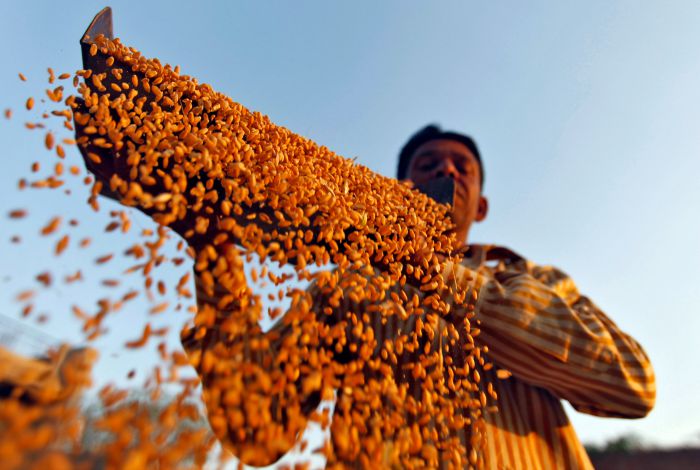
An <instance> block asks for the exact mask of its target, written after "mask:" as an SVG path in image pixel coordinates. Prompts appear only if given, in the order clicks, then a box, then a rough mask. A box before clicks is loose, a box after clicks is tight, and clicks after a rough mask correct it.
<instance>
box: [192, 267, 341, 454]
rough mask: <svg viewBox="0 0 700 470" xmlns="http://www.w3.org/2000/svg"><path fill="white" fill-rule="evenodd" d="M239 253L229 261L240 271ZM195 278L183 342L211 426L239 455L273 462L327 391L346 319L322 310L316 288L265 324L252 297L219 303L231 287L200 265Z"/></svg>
mask: <svg viewBox="0 0 700 470" xmlns="http://www.w3.org/2000/svg"><path fill="white" fill-rule="evenodd" d="M236 259H237V258H236V257H233V258H231V259H230V261H231V266H230V267H229V269H230V271H231V272H232V273H238V274H237V275H240V276H243V274H242V273H243V266H242V262H240V259H239V261H236ZM237 262H240V263H241V264H234V263H237ZM195 283H196V289H197V303H198V312H197V315H196V316H195V320H194V326H193V327H191V328H187V329H185V330H184V331H183V334H182V343H183V346H184V348H185V350H186V351H187V353H188V355H189V357H190V360H191V362H192V364H193V366H194V367H195V369H196V370H197V373H198V374H199V376H200V378H201V380H202V386H203V398H204V402H205V404H206V407H207V412H208V415H209V421H210V423H211V426H212V429H213V430H214V432H215V434H216V436H217V438H219V439H220V440H221V442H222V443H223V444H224V445H225V446H226V447H227V448H228V449H229V450H230V451H231V452H233V453H234V455H236V456H237V457H238V458H239V459H240V460H241V461H242V462H244V463H247V464H251V465H269V464H271V463H274V462H275V461H277V460H278V459H279V458H280V457H282V456H283V455H284V454H285V453H286V452H287V451H288V450H290V449H291V448H292V447H293V446H294V445H295V444H296V443H297V442H298V440H299V439H300V438H301V434H302V433H303V431H304V429H305V428H306V425H307V423H308V421H309V419H310V418H311V417H312V416H313V414H314V412H315V410H316V409H317V407H318V404H319V403H320V401H321V399H330V398H332V396H333V394H332V388H330V387H328V385H331V384H333V383H334V380H335V379H334V378H335V376H336V375H338V374H339V373H340V370H341V368H342V363H343V362H345V361H344V360H343V357H344V353H346V351H345V348H341V349H340V350H336V345H337V344H343V343H344V335H345V326H344V324H342V323H337V322H333V321H332V319H331V318H324V317H323V316H328V315H326V314H322V313H321V310H322V309H323V306H324V305H328V299H327V298H326V296H325V295H324V294H322V293H321V291H320V290H319V289H317V288H311V289H309V291H308V292H306V293H301V292H300V293H298V295H297V296H296V299H295V300H294V301H293V302H292V306H291V308H290V310H289V311H288V312H286V314H285V315H284V316H283V317H282V318H281V319H280V320H279V321H278V322H277V323H276V324H275V326H274V327H273V328H272V329H270V330H269V331H267V332H264V331H263V330H262V329H261V328H260V326H259V325H258V318H259V314H260V310H261V305H260V304H259V303H258V302H257V301H256V300H252V301H251V302H250V303H247V302H246V301H243V302H240V301H235V302H231V303H229V304H228V305H224V303H225V302H223V301H222V300H223V299H226V298H227V296H230V294H231V292H230V290H228V289H226V288H224V287H223V286H221V285H219V284H216V285H210V284H209V283H208V282H207V281H206V279H205V278H203V276H202V275H201V274H198V273H195ZM238 285H242V284H241V283H240V282H239V283H238ZM246 288H247V286H246ZM240 298H243V299H254V297H253V296H249V295H243V296H240ZM334 323H335V324H334ZM330 339H333V341H326V340H330Z"/></svg>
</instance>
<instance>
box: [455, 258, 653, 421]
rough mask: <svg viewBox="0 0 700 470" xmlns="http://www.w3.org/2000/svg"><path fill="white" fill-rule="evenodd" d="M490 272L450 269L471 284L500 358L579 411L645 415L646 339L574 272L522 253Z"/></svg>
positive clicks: (648, 397)
mask: <svg viewBox="0 0 700 470" xmlns="http://www.w3.org/2000/svg"><path fill="white" fill-rule="evenodd" d="M521 264H522V265H523V267H524V269H522V270H521V269H517V270H515V269H506V270H504V271H501V272H499V273H497V274H496V275H495V278H493V279H489V278H487V277H485V276H483V275H482V274H479V273H478V272H476V271H474V270H471V269H468V268H466V267H464V266H456V267H454V270H452V268H451V267H450V270H449V271H448V272H451V273H452V274H448V276H452V277H454V281H455V282H458V283H462V284H463V285H468V286H470V287H471V288H472V289H473V290H474V291H476V293H477V295H475V296H473V298H475V299H476V300H475V301H474V303H473V305H472V306H473V307H474V308H475V310H476V312H477V315H476V319H477V321H478V322H480V325H479V327H480V328H481V334H480V335H479V336H478V338H477V339H478V340H479V341H480V342H481V343H482V344H484V345H486V346H488V349H489V355H490V357H491V358H492V359H493V361H494V362H495V364H496V365H498V366H500V367H502V368H505V369H507V370H509V371H510V372H511V373H512V374H513V375H514V376H516V377H518V378H520V379H522V380H524V381H526V382H528V383H531V384H533V385H536V386H539V387H543V388H546V389H548V390H550V391H551V392H552V393H554V394H555V395H556V396H558V397H560V398H563V399H566V400H568V401H569V402H570V403H571V404H572V405H573V407H574V408H576V409H577V410H578V411H581V412H584V413H588V414H593V415H598V416H610V417H621V418H641V417H643V416H646V415H647V414H648V413H649V412H650V411H651V409H652V407H653V406H654V401H655V397H656V386H655V379H654V372H653V369H652V366H651V363H650V361H649V358H648V357H647V355H646V353H645V352H644V350H643V349H642V347H641V346H640V345H639V344H638V343H637V342H636V341H635V340H634V339H633V338H632V337H630V336H629V335H627V334H625V333H624V332H622V331H621V330H620V329H619V328H618V327H617V325H615V323H614V322H613V321H612V320H610V319H609V318H608V317H607V316H606V315H605V314H604V313H603V312H602V310H600V308H598V307H597V306H596V305H595V304H594V303H593V302H592V301H591V300H590V299H589V298H588V297H585V296H583V295H580V293H579V292H578V289H577V288H576V286H575V285H574V283H573V281H572V280H571V278H569V277H568V276H567V275H566V274H564V273H563V272H561V271H559V270H558V269H556V268H552V267H538V266H535V265H534V264H532V263H529V262H525V261H521Z"/></svg>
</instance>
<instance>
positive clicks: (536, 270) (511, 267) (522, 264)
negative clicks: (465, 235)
mask: <svg viewBox="0 0 700 470" xmlns="http://www.w3.org/2000/svg"><path fill="white" fill-rule="evenodd" d="M470 252H471V253H472V254H473V255H476V256H480V257H481V258H482V266H483V267H484V268H485V269H487V270H488V271H489V272H490V273H491V274H492V275H493V276H495V277H496V278H500V277H504V276H505V277H508V276H510V275H516V274H528V275H529V276H531V277H532V278H533V279H535V280H536V281H538V282H540V283H541V284H544V285H545V286H547V287H550V288H552V289H554V290H555V291H557V293H558V294H559V295H561V296H562V297H566V298H568V297H572V298H576V297H578V295H579V292H578V289H577V287H576V285H575V283H574V281H573V280H572V279H571V277H570V276H569V275H568V274H567V273H566V272H564V271H563V270H561V269H559V268H558V267H556V266H552V265H541V264H537V263H535V262H533V261H531V260H529V259H528V258H526V257H525V256H523V255H521V254H520V253H518V252H516V251H514V250H512V249H510V248H507V247H505V246H499V245H470V247H469V250H468V252H467V253H470Z"/></svg>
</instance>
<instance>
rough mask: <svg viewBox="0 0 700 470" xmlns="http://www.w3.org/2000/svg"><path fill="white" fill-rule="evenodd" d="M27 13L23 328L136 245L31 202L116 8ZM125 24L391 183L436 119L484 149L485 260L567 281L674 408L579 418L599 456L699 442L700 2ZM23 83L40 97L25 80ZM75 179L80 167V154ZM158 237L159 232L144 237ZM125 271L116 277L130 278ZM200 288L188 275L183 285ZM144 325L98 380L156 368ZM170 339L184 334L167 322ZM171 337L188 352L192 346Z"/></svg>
mask: <svg viewBox="0 0 700 470" xmlns="http://www.w3.org/2000/svg"><path fill="white" fill-rule="evenodd" d="M9 3H10V2H5V4H4V6H3V7H2V15H0V44H2V46H0V58H1V60H0V90H2V94H1V95H0V108H2V109H5V108H7V107H9V108H12V109H13V110H14V111H15V113H14V114H15V115H14V117H13V118H12V119H11V120H10V121H7V120H4V119H2V121H1V122H0V141H2V143H3V152H2V155H0V161H1V162H2V168H3V170H2V172H0V182H1V184H0V215H2V218H0V313H3V314H4V315H7V316H10V317H13V318H17V317H18V315H19V307H18V304H17V303H16V302H15V301H14V300H13V299H14V297H15V296H16V294H17V292H19V291H20V290H21V289H23V288H26V287H27V286H31V285H33V284H35V282H34V281H33V276H34V275H36V274H37V273H38V272H40V271H42V270H44V269H47V268H49V269H52V270H53V271H55V272H56V273H63V274H65V273H68V272H69V271H70V270H71V269H74V268H75V267H77V266H78V265H86V264H89V261H90V260H91V259H92V258H94V257H96V256H99V255H101V254H104V253H106V252H109V251H113V250H115V249H119V248H121V247H126V246H127V245H128V240H124V239H121V238H120V237H119V236H116V235H112V234H110V235H107V234H102V235H99V234H98V233H97V232H100V231H101V229H102V227H103V226H104V225H105V224H106V223H107V221H108V217H107V215H106V214H104V213H102V214H98V215H97V216H93V215H91V214H90V212H89V210H87V209H85V207H84V204H83V201H84V199H85V191H84V190H82V189H81V188H80V186H79V185H77V184H76V185H74V193H73V195H71V196H63V195H61V194H60V193H51V194H48V193H41V192H39V191H32V192H29V191H27V192H23V193H20V192H19V191H18V190H17V189H16V181H17V179H18V178H19V177H21V176H25V175H26V174H27V173H28V170H29V165H30V164H31V162H32V161H34V160H39V161H43V162H47V164H48V162H52V158H54V157H51V156H50V155H48V154H47V152H46V151H44V150H42V144H41V143H42V138H41V135H39V134H32V133H31V132H30V131H28V130H26V129H24V127H23V122H24V120H25V119H27V113H26V112H25V111H22V107H23V103H24V101H25V99H26V97H27V96H29V95H30V94H34V95H35V96H37V94H38V93H39V92H40V91H41V90H43V89H44V88H45V86H46V85H45V84H46V80H45V77H46V67H47V66H52V67H53V68H54V69H56V70H57V72H63V71H71V72H72V71H74V70H76V69H78V68H80V66H81V59H80V50H79V47H78V39H79V37H80V35H81V34H82V32H83V31H84V29H85V27H86V26H87V25H88V23H89V21H90V20H91V18H92V16H93V15H94V14H95V13H97V11H98V10H99V9H100V8H101V5H99V4H96V3H95V2H92V1H71V2H48V1H46V2H23V3H20V2H12V4H13V5H12V6H9ZM565 4H566V5H565ZM111 6H112V7H113V10H114V17H115V18H114V22H115V32H116V34H117V36H119V37H121V38H122V40H123V42H125V43H126V44H128V45H131V46H134V47H137V48H138V49H140V50H141V51H142V52H143V53H144V54H145V55H146V56H148V57H158V58H160V59H161V61H163V62H169V63H172V64H179V65H181V67H182V70H183V72H184V73H187V74H189V75H192V76H194V77H197V78H198V79H199V80H200V81H202V82H207V83H209V84H211V85H212V86H213V87H214V89H215V90H218V91H221V92H223V93H225V94H227V95H228V96H230V97H232V98H233V99H234V100H236V101H238V102H240V103H243V104H244V105H246V106H247V107H249V108H250V109H253V110H258V111H261V112H263V113H265V114H267V115H269V116H270V117H271V118H272V120H273V121H274V122H276V123H278V124H281V125H284V126H286V127H288V128H290V129H291V130H293V131H295V132H297V133H300V134H302V135H305V136H307V137H310V138H312V139H313V140H315V141H316V142H318V143H320V144H323V145H326V146H328V147H329V148H331V149H332V150H335V151H336V152H338V153H339V154H341V155H344V156H346V157H357V159H358V162H359V163H361V164H364V165H366V166H368V167H369V168H370V169H372V170H374V171H376V172H378V173H381V174H384V175H393V174H394V171H395V163H396V154H397V152H398V150H399V148H400V147H401V145H402V144H403V143H404V142H405V140H406V139H407V138H408V136H409V135H410V134H411V133H412V132H414V131H416V130H417V129H418V128H420V127H421V126H423V125H425V124H427V123H429V122H437V123H440V124H442V125H444V126H446V127H448V128H451V129H456V130H459V131H464V132H468V133H471V134H472V135H473V136H474V137H475V139H476V140H477V142H478V144H479V146H480V149H481V152H482V155H483V159H484V161H485V165H486V185H485V192H486V195H487V196H488V197H489V199H490V214H489V217H488V218H487V219H486V221H484V222H483V223H481V224H479V225H476V226H474V227H473V229H472V233H471V237H470V239H471V241H473V242H480V243H499V244H504V245H506V246H508V247H511V248H512V249H514V250H515V251H518V252H520V253H522V254H523V255H524V256H526V257H528V258H530V259H532V260H533V261H535V262H538V263H543V264H554V265H556V266H558V267H560V268H562V269H563V270H565V271H566V272H568V273H569V274H570V275H572V277H573V278H574V279H575V280H576V281H577V283H578V285H579V287H580V289H581V291H582V292H583V293H584V294H586V295H588V296H589V297H591V298H592V299H593V300H594V301H595V302H596V303H597V304H598V305H599V306H601V307H602V308H603V310H604V311H606V312H607V313H608V314H609V316H611V317H612V318H613V319H614V320H615V321H616V322H617V323H618V324H619V325H621V326H622V327H623V328H624V329H625V330H626V331H627V332H628V333H630V334H631V335H633V336H634V337H635V338H636V339H637V340H638V341H639V342H640V343H641V344H642V345H643V346H644V347H645V349H646V351H647V352H648V354H649V355H650V357H651V359H652V362H653V364H654V366H655V369H656V373H657V381H658V401H657V406H656V409H655V410H654V411H653V412H652V414H651V415H650V416H649V417H648V418H646V419H643V420H640V421H625V420H613V419H600V418H593V417H588V416H583V415H580V414H577V413H575V412H574V411H573V410H570V409H569V410H570V413H569V414H570V417H571V419H572V421H573V422H574V424H575V426H576V429H577V430H578V433H579V435H580V437H581V439H582V440H583V441H584V442H601V441H603V440H605V439H607V438H609V437H611V436H615V435H619V434H621V433H623V432H630V431H631V432H636V433H638V434H640V435H642V436H643V437H644V438H646V439H648V441H650V442H652V443H657V444H662V445H676V444H681V443H693V444H698V443H700V408H699V407H698V405H697V399H696V394H697V393H699V392H700V376H699V375H698V374H697V370H698V366H697V364H698V363H699V362H700V347H699V346H698V340H697V331H699V330H700V308H699V306H700V288H698V282H699V281H700V275H699V273H698V271H699V266H700V248H699V247H698V241H699V240H700V221H699V218H698V214H699V213H700V211H699V210H698V208H699V207H700V184H699V183H700V177H699V176H698V175H700V158H698V156H699V152H700V86H699V84H700V55H698V52H697V47H698V44H700V28H698V27H697V25H698V24H700V3H698V2H695V1H690V0H689V1H685V2H681V1H667V2H644V3H641V2H634V1H619V2H608V1H597V0H591V1H587V2H577V3H576V4H573V2H543V1H528V2H519V1H502V2H473V1H450V2H448V1H444V2H442V1H437V2H424V1H383V2H370V1H357V0H356V1H353V2H345V3H344V4H343V5H340V4H339V2H326V1H313V2H312V1H296V2H286V1H268V2H250V1H249V2H234V1H228V2H223V1H222V2H198V4H195V2H181V3H178V2H172V1H170V2H145V1H139V2H137V1H114V2H112V4H111ZM20 71H21V72H23V73H25V74H26V75H27V76H28V77H29V82H27V83H22V82H20V81H19V80H18V78H17V72H20ZM54 125H56V123H54ZM68 160H69V161H73V162H77V161H78V157H77V152H76V151H72V152H71V153H70V154H69V155H68ZM16 207H26V208H28V209H29V210H30V211H31V214H32V217H31V218H30V219H28V220H26V221H23V222H9V221H8V219H7V218H5V215H4V214H6V213H7V211H9V210H10V209H13V208H16ZM110 207H111V208H116V206H110ZM61 212H64V213H67V214H75V215H76V217H78V218H80V220H81V221H84V222H83V224H82V225H81V226H80V227H78V228H76V229H75V236H76V237H79V236H81V234H92V235H93V236H94V239H95V240H94V244H93V247H92V248H91V249H90V251H88V252H87V254H86V252H84V251H80V250H77V249H74V248H70V249H69V250H68V252H67V253H66V254H65V255H64V256H63V257H61V258H60V259H58V260H56V259H53V258H52V257H51V255H50V252H51V249H52V245H51V244H50V243H48V242H47V241H46V240H38V237H36V236H35V235H36V233H37V232H38V227H39V226H40V224H43V223H45V222H46V221H47V220H48V217H49V216H50V215H52V214H56V213H61ZM138 225H139V226H140V227H149V226H151V225H149V223H148V221H146V220H145V219H139V221H138ZM16 233H19V234H21V235H22V236H23V238H24V241H23V243H22V244H20V245H12V244H10V243H9V239H10V237H11V236H12V235H14V234H16ZM53 241H55V240H53ZM53 241H52V242H53ZM88 257H89V258H88ZM125 266H126V265H125ZM118 267H120V266H119V265H114V266H108V267H105V268H102V269H101V271H100V273H101V274H100V273H98V274H99V275H101V276H103V277H104V276H107V277H109V276H110V275H111V276H112V277H115V276H118V272H119V271H118V269H117V268H118ZM184 271H186V268H180V269H179V270H173V272H171V273H170V278H169V279H172V280H176V279H177V276H179V275H181V274H182V273H184ZM88 274H90V273H89V272H88ZM96 275H97V274H96ZM93 277H94V276H93ZM128 282H133V283H135V282H137V280H132V281H127V284H128ZM93 284H95V283H93ZM93 284H91V283H90V282H87V283H85V284H83V285H81V286H79V287H76V288H74V289H69V288H66V287H56V288H54V289H53V290H50V291H49V292H47V293H45V294H42V297H41V299H40V300H39V301H38V302H39V304H41V306H42V308H44V309H45V310H46V311H49V312H51V314H52V318H53V320H52V321H51V322H49V323H47V324H46V325H36V323H34V322H33V321H28V322H27V323H28V324H30V325H32V326H33V327H35V328H38V329H39V330H41V331H43V332H44V334H48V335H51V337H52V338H56V339H70V338H75V337H77V336H76V334H75V331H74V330H75V324H74V323H72V322H71V321H69V320H68V319H67V318H69V316H70V315H69V314H68V308H69V306H70V305H72V304H73V303H76V302H79V303H81V304H86V305H89V304H94V302H95V300H96V299H98V298H100V297H101V296H102V295H104V288H98V286H97V285H96V284H95V285H93ZM143 308H144V311H143V312H140V311H133V310H132V311H129V312H125V313H124V314H123V315H122V316H121V317H119V316H117V317H115V318H114V319H113V320H111V323H110V325H111V327H112V333H113V334H112V335H110V336H111V337H112V338H111V339H106V340H104V341H103V342H101V343H100V344H101V345H102V347H103V348H104V349H103V351H104V352H103V358H102V360H101V362H100V367H99V370H98V371H97V372H96V373H97V376H98V379H99V380H102V381H105V380H110V379H114V380H122V379H123V377H124V375H125V374H126V372H127V371H128V370H129V369H131V368H134V367H136V368H137V369H139V370H142V369H144V368H145V367H146V366H145V365H144V364H148V358H147V357H146V356H147V354H146V353H145V352H143V353H139V354H134V355H128V354H125V353H123V352H122V351H121V350H120V348H119V345H120V344H121V343H120V341H123V339H132V338H135V337H137V336H138V335H139V333H140V332H139V331H134V330H133V329H130V326H131V325H132V324H139V323H138V321H136V322H134V320H133V319H134V316H137V315H145V309H147V307H146V306H145V304H144V307H143ZM168 315H170V314H168ZM157 321H158V322H159V324H168V323H170V324H176V325H177V324H178V321H176V320H175V319H172V318H171V317H167V316H163V317H162V318H158V319H157ZM0 327H2V324H0ZM120 335H122V336H120ZM114 338H121V339H120V340H117V339H114ZM168 340H169V342H170V343H171V344H172V345H173V347H176V345H177V331H176V329H174V330H173V331H172V332H171V334H170V335H169V336H168ZM17 343H21V341H18V342H17Z"/></svg>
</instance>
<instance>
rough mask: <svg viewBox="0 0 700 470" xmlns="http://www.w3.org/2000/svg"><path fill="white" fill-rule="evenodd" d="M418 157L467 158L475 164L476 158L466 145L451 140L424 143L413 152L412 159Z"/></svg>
mask: <svg viewBox="0 0 700 470" xmlns="http://www.w3.org/2000/svg"><path fill="white" fill-rule="evenodd" d="M419 156H438V157H449V156H457V157H462V158H464V157H467V159H469V160H473V161H474V162H476V157H475V156H474V154H473V153H472V152H471V150H469V149H468V148H467V146H466V145H464V144H463V143H461V142H457V141H456V140H452V139H435V140H429V141H428V142H425V143H424V144H422V145H421V146H420V147H418V148H417V149H416V151H415V152H413V155H412V158H415V157H419Z"/></svg>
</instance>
